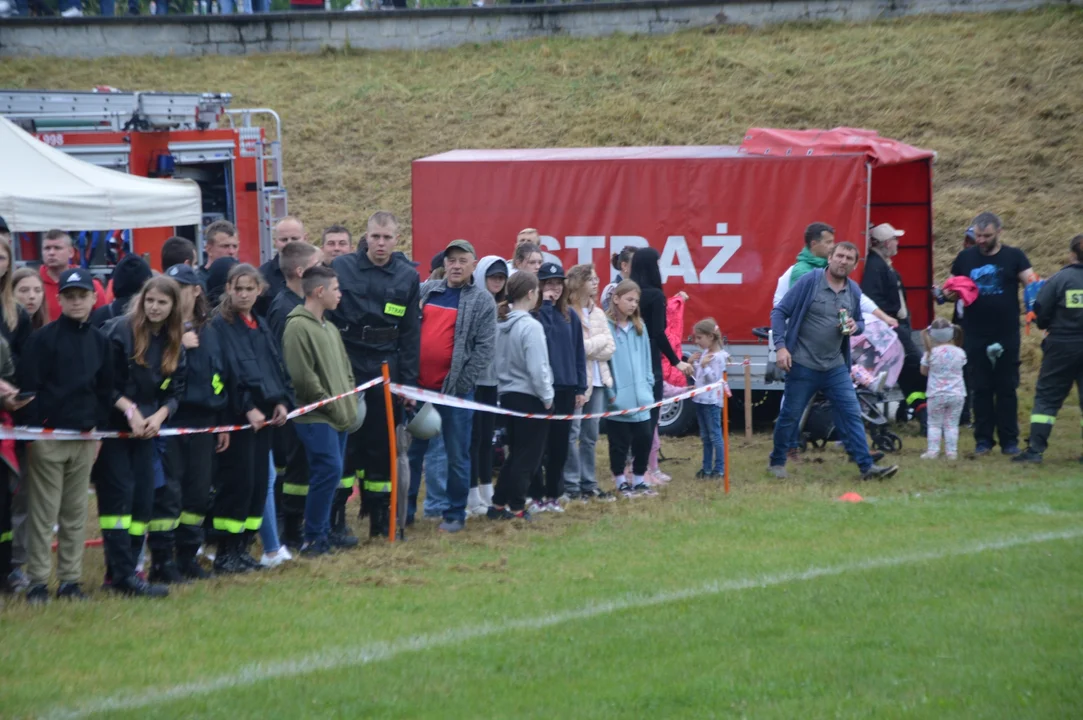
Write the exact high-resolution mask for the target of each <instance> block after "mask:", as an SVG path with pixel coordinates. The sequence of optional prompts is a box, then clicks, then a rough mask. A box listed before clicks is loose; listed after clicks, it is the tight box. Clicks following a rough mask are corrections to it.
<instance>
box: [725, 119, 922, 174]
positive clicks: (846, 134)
mask: <svg viewBox="0 0 1083 720" xmlns="http://www.w3.org/2000/svg"><path fill="white" fill-rule="evenodd" d="M741 152H744V153H748V154H749V155H775V156H778V155H784V156H785V155H804V156H814V155H839V154H844V155H853V154H855V153H864V154H865V156H866V157H867V158H868V159H869V162H870V163H872V166H873V167H879V166H881V165H898V164H900V163H907V162H913V161H914V160H923V159H925V158H932V157H934V156H935V155H936V153H934V152H933V151H932V150H922V149H921V148H916V147H912V146H910V145H907V144H905V143H901V142H899V141H898V140H892V139H891V138H885V137H880V135H879V134H878V133H877V132H876V131H874V130H862V129H860V128H848V127H837V128H834V129H832V130H775V129H772V128H752V129H751V130H749V131H748V132H747V133H745V141H744V142H743V143H741Z"/></svg>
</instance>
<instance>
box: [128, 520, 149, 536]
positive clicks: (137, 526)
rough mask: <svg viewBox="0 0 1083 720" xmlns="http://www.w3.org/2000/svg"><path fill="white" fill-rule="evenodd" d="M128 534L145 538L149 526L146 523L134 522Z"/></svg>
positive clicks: (129, 527)
mask: <svg viewBox="0 0 1083 720" xmlns="http://www.w3.org/2000/svg"><path fill="white" fill-rule="evenodd" d="M128 534H129V535H134V536H135V537H143V536H144V535H146V534H147V524H146V523H145V522H138V521H136V520H132V524H131V525H129V526H128Z"/></svg>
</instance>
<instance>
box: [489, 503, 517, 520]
mask: <svg viewBox="0 0 1083 720" xmlns="http://www.w3.org/2000/svg"><path fill="white" fill-rule="evenodd" d="M485 517H487V518H489V519H490V520H514V519H515V513H513V512H512V511H511V510H508V509H507V508H497V507H495V506H493V505H490V506H489V509H488V510H486V511H485Z"/></svg>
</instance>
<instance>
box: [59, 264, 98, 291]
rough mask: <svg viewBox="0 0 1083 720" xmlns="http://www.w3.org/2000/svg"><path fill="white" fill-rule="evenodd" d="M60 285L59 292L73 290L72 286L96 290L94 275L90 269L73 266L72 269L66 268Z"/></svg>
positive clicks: (61, 276) (61, 275)
mask: <svg viewBox="0 0 1083 720" xmlns="http://www.w3.org/2000/svg"><path fill="white" fill-rule="evenodd" d="M59 287H60V289H59V292H64V291H65V290H71V289H72V288H79V289H80V290H89V291H90V292H94V277H93V276H92V275H91V274H90V271H89V270H84V269H83V268H72V269H71V270H65V271H64V272H63V273H61V274H60V283H59Z"/></svg>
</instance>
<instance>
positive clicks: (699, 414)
mask: <svg viewBox="0 0 1083 720" xmlns="http://www.w3.org/2000/svg"><path fill="white" fill-rule="evenodd" d="M692 339H693V340H694V341H695V343H696V346H697V347H699V352H697V353H695V354H694V355H693V356H692V367H693V368H694V377H695V382H696V387H697V388H701V387H705V386H707V385H713V384H714V383H716V382H719V381H720V380H722V375H723V373H724V372H725V371H726V351H725V350H723V349H722V331H721V330H719V329H718V323H716V322H715V321H714V318H704V319H703V320H700V321H699V322H698V323H696V324H695V326H693V328H692ZM724 395H725V393H724V392H723V390H722V388H716V389H714V390H710V391H708V392H705V393H702V394H700V395H696V396H695V397H693V398H692V403H693V404H694V405H695V407H696V419H697V420H698V421H699V438H700V440H701V441H702V442H703V465H702V466H701V467H700V471H699V472H697V473H696V479H697V480H717V479H720V478H721V477H722V474H723V473H724V472H725V470H726V456H725V446H724V445H723V443H722V413H723V412H724V400H723V397H724Z"/></svg>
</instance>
